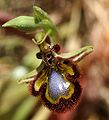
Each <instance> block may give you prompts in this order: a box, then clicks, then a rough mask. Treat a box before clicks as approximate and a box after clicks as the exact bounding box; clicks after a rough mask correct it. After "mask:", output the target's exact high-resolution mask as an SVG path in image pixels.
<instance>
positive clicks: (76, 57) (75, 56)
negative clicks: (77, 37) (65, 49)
mask: <svg viewBox="0 0 109 120" xmlns="http://www.w3.org/2000/svg"><path fill="white" fill-rule="evenodd" d="M92 51H93V47H92V46H86V47H83V48H80V49H79V50H75V51H73V52H71V53H63V54H60V55H57V57H62V58H64V59H72V60H73V61H74V62H78V61H80V60H82V59H83V58H84V57H85V56H87V55H88V54H90V53H91V52H92Z"/></svg>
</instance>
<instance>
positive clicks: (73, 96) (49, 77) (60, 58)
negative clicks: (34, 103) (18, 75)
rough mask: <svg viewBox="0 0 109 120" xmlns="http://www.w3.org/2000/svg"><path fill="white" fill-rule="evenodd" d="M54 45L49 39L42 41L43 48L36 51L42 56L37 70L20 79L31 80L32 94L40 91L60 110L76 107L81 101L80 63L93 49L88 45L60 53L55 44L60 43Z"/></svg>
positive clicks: (42, 96)
mask: <svg viewBox="0 0 109 120" xmlns="http://www.w3.org/2000/svg"><path fill="white" fill-rule="evenodd" d="M44 45H45V46H44ZM42 46H43V47H42ZM55 46H57V47H55ZM55 46H53V47H52V46H51V45H50V44H48V43H46V40H45V41H44V44H43V45H42V44H41V46H40V50H41V51H40V53H37V54H38V55H36V56H37V57H38V56H40V57H39V58H40V59H42V64H41V66H40V67H39V68H38V69H39V70H38V71H39V72H38V74H37V75H36V74H35V75H34V76H31V77H28V78H26V80H21V81H20V82H29V88H30V92H31V94H32V95H34V96H37V95H41V98H42V101H43V103H44V104H45V105H46V106H47V107H48V108H49V109H51V110H53V111H55V112H58V113H59V112H66V111H68V110H70V109H73V108H74V107H75V106H76V104H77V103H78V101H79V99H80V96H81V92H82V90H81V86H80V83H79V79H78V78H79V77H80V72H79V69H78V67H77V63H78V62H79V61H80V60H81V59H82V58H84V57H85V56H86V55H87V54H89V53H90V52H92V47H91V46H87V47H83V48H81V49H79V50H77V51H74V52H72V53H65V54H57V53H56V52H55V51H56V50H55V49H54V48H58V47H59V45H55ZM57 52H58V51H57ZM28 79H29V81H27V80H28Z"/></svg>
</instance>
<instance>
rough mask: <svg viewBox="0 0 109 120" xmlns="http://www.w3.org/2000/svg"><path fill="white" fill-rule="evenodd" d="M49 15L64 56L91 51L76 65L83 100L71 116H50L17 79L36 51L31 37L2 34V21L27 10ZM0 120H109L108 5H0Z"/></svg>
mask: <svg viewBox="0 0 109 120" xmlns="http://www.w3.org/2000/svg"><path fill="white" fill-rule="evenodd" d="M33 5H37V6H40V7H41V8H42V9H44V10H45V11H47V12H48V14H49V15H50V17H51V19H52V20H53V22H54V24H56V26H57V28H58V31H59V35H60V44H61V45H62V49H63V51H67V52H69V51H73V50H75V49H79V48H80V47H83V46H85V45H93V46H94V52H93V53H92V54H91V55H89V56H88V57H86V58H85V59H84V60H83V61H82V62H81V63H80V64H79V65H80V69H81V72H82V77H81V79H80V81H81V84H82V88H83V94H82V99H81V102H80V104H79V106H78V108H77V110H74V111H68V112H67V113H64V114H55V113H53V112H51V111H49V110H48V109H47V108H46V107H44V106H43V105H42V103H41V101H40V98H39V97H33V96H31V95H30V94H29V92H28V87H27V85H22V84H20V85H19V84H18V83H17V79H19V78H20V77H21V76H23V75H25V74H26V73H27V72H29V71H31V70H33V69H34V68H35V67H36V66H37V65H38V64H39V62H40V61H39V60H36V59H35V53H36V52H37V51H38V47H37V46H36V45H34V43H33V42H32V41H31V38H32V35H30V34H25V33H22V32H19V31H17V30H14V29H10V28H6V29H3V28H2V27H1V25H2V24H3V23H5V22H6V21H8V20H10V19H12V18H14V17H17V16H20V15H31V16H32V15H33V13H32V6H33ZM0 120H109V0H45V1H44V0H36V1H35V0H31V1H30V0H19V1H18V0H14V1H13V0H0Z"/></svg>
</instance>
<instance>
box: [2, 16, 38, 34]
mask: <svg viewBox="0 0 109 120" xmlns="http://www.w3.org/2000/svg"><path fill="white" fill-rule="evenodd" d="M2 27H12V28H16V29H18V30H21V31H24V32H33V31H35V30H36V29H37V25H36V24H35V21H34V17H30V16H19V17H16V18H14V19H12V20H10V21H8V22H6V23H5V24H3V25H2Z"/></svg>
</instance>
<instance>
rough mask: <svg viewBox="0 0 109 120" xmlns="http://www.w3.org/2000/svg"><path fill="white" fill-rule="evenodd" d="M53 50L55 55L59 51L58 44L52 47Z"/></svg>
mask: <svg viewBox="0 0 109 120" xmlns="http://www.w3.org/2000/svg"><path fill="white" fill-rule="evenodd" d="M53 49H54V51H55V52H56V53H58V52H59V51H60V46H59V45H58V44H56V45H54V46H53Z"/></svg>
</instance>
